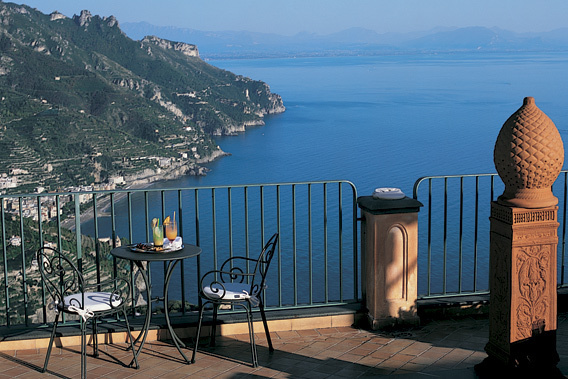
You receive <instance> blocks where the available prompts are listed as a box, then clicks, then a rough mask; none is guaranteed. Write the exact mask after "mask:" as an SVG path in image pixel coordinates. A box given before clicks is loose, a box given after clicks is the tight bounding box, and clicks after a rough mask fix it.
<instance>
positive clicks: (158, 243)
mask: <svg viewBox="0 0 568 379" xmlns="http://www.w3.org/2000/svg"><path fill="white" fill-rule="evenodd" d="M152 237H153V239H154V247H163V246H164V228H163V227H162V226H161V225H160V226H155V227H154V228H152Z"/></svg>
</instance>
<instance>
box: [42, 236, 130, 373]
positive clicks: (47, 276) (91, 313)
mask: <svg viewBox="0 0 568 379" xmlns="http://www.w3.org/2000/svg"><path fill="white" fill-rule="evenodd" d="M37 263H38V266H39V272H40V274H41V278H42V280H43V282H44V283H45V287H46V288H47V290H48V291H49V294H50V296H51V299H52V303H51V304H50V306H53V308H54V309H55V321H54V323H53V329H52V330H51V338H50V340H49V346H48V348H47V354H46V357H45V363H44V366H43V369H42V372H45V371H46V370H47V364H48V362H49V357H50V355H51V348H52V346H53V340H54V338H55V333H56V330H57V325H58V322H59V316H60V314H61V313H67V314H72V315H78V316H79V319H80V322H81V378H85V377H86V376H87V365H86V363H87V339H86V330H87V323H88V320H89V319H91V320H92V330H93V355H94V356H95V357H97V356H98V341H97V320H99V319H100V318H101V317H105V316H110V315H113V314H120V313H122V315H123V316H124V319H125V322H126V331H127V333H128V339H129V341H130V349H132V353H133V356H134V358H133V360H132V361H131V362H130V363H129V364H128V366H131V367H135V368H138V367H139V366H138V359H137V357H136V355H137V354H136V350H135V349H134V344H133V339H132V335H131V333H130V325H129V323H128V317H127V315H126V307H127V301H128V297H129V294H130V284H129V283H128V281H127V280H125V279H122V278H117V279H115V280H109V281H105V282H102V283H98V284H92V285H88V284H87V283H86V282H85V279H84V277H83V275H82V274H81V272H80V271H79V270H78V269H77V267H76V266H75V265H74V264H73V263H72V262H71V261H70V260H69V259H68V258H66V257H65V256H64V255H63V254H61V253H60V252H59V251H57V250H55V249H52V248H50V247H42V248H40V249H39V250H38V251H37ZM103 288H109V289H110V292H102V291H101V289H103ZM91 291H92V292H91Z"/></svg>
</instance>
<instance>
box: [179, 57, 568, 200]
mask: <svg viewBox="0 0 568 379" xmlns="http://www.w3.org/2000/svg"><path fill="white" fill-rule="evenodd" d="M210 63H212V64H213V65H216V66H218V67H221V68H224V69H227V70H230V71H232V72H234V73H237V74H241V75H245V76H249V77H251V78H254V79H259V80H263V81H265V82H267V83H268V84H269V85H270V87H271V89H272V91H273V92H276V93H278V94H280V95H281V96H282V98H283V100H284V103H285V105H286V107H287V111H286V112H285V113H283V114H281V115H277V116H273V117H268V118H267V120H266V122H267V125H266V126H265V127H261V128H255V129H251V130H249V132H247V133H246V134H244V135H241V136H238V137H224V138H218V139H217V142H218V143H219V145H220V146H221V147H222V148H223V150H225V151H227V152H230V153H232V154H233V156H231V157H228V158H223V159H221V160H219V161H218V162H215V163H213V164H211V165H210V167H211V169H212V170H213V171H212V172H211V173H210V174H209V175H208V176H207V177H205V178H199V179H195V178H189V179H187V180H184V181H183V182H184V183H187V182H190V183H199V184H203V185H213V184H227V183H257V182H278V181H301V180H319V179H347V180H350V181H352V182H353V183H355V185H356V186H357V188H358V191H359V194H360V195H362V194H370V193H371V192H372V190H373V189H374V188H375V187H377V186H396V187H400V188H402V189H403V191H405V192H407V193H411V191H412V186H413V184H414V181H415V180H416V179H417V178H418V177H420V176H425V175H441V174H444V175H447V174H463V173H485V172H495V169H494V165H493V146H494V143H495V139H496V138H497V134H498V133H499V130H500V128H501V126H502V125H503V123H504V122H505V121H506V120H507V118H508V117H509V116H510V115H511V114H512V113H513V112H515V111H516V110H517V109H518V108H519V107H520V106H521V105H522V101H523V98H524V97H525V96H533V97H534V98H535V100H536V103H537V105H538V106H539V107H540V108H541V109H542V110H543V111H544V112H545V113H547V114H548V116H549V117H550V118H551V119H552V120H553V121H555V123H556V125H557V127H558V128H559V129H561V133H562V135H563V136H565V135H566V133H568V74H567V72H568V71H567V69H568V54H512V55H502V54H499V55H497V54H445V55H441V54H439V55H402V56H395V57H392V56H387V57H337V58H302V59H264V60H233V61H225V60H224V61H213V62H210Z"/></svg>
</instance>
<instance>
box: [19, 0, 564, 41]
mask: <svg viewBox="0 0 568 379" xmlns="http://www.w3.org/2000/svg"><path fill="white" fill-rule="evenodd" d="M13 2H14V3H18V4H22V3H23V4H26V5H28V6H31V7H34V8H37V9H38V10H40V11H41V12H43V13H47V14H49V13H51V12H53V11H55V10H57V11H59V12H60V13H62V14H64V15H65V16H67V17H73V15H74V14H80V13H81V11H82V10H84V9H86V10H89V11H90V12H91V13H92V14H93V15H99V16H107V17H108V16H111V15H112V16H115V17H116V18H117V19H118V21H119V23H134V22H143V21H145V22H148V23H150V24H153V25H156V26H173V27H179V28H188V29H195V30H201V31H229V30H232V31H250V32H261V33H275V34H280V35H288V36H290V35H295V34H298V33H302V32H307V33H315V34H320V35H326V34H332V33H335V32H340V31H343V30H345V29H349V28H353V27H361V28H365V29H369V30H373V31H375V32H377V33H381V34H382V33H389V32H394V33H404V32H414V31H426V30H431V29H434V28H437V27H442V28H453V27H455V28H461V27H469V26H482V27H487V28H493V27H497V28H500V29H505V30H510V31H513V32H519V33H523V32H547V31H551V30H555V29H559V28H564V27H567V26H568V21H567V20H568V2H567V1H565V0H547V1H546V2H535V1H533V0H500V1H498V2H496V1H490V0H478V1H476V2H472V1H465V0H429V1H423V0H399V1H386V0H359V1H354V2H349V3H348V2H345V1H342V0H309V1H304V0H287V1H285V2H281V3H276V2H270V1H265V0H264V1H263V0H240V1H235V0H211V1H195V0H162V1H159V2H158V1H149V0H142V1H140V0H138V1H136V0H120V1H116V0H112V1H111V0H96V1H93V0H49V1H45V0H24V1H13Z"/></svg>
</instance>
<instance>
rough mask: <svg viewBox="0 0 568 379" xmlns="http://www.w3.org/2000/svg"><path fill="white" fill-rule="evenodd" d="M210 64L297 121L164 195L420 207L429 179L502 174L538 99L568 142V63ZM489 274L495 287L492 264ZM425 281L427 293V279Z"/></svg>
mask: <svg viewBox="0 0 568 379" xmlns="http://www.w3.org/2000/svg"><path fill="white" fill-rule="evenodd" d="M208 63H210V64H212V65H214V66H217V67H219V68H222V69H225V70H228V71H231V72H233V73H235V74H238V75H243V76H246V77H249V78H252V79H255V80H261V81H263V82H266V83H267V84H268V85H269V86H270V88H271V91H272V92H274V93H277V94H279V95H280V96H282V99H283V102H284V105H285V107H286V111H285V112H284V113H281V114H275V115H268V116H266V117H265V123H266V124H265V125H264V126H257V127H250V128H248V129H247V131H246V132H245V133H242V134H238V135H235V136H222V137H216V138H215V140H216V142H217V144H218V145H219V146H220V147H221V149H222V150H223V151H225V152H227V153H230V155H229V156H225V157H222V158H220V159H217V160H215V161H213V162H211V163H208V164H207V165H206V166H207V167H208V168H209V169H210V172H209V173H208V174H207V175H206V176H186V177H182V178H179V179H174V180H171V181H167V182H164V183H159V184H157V185H156V186H155V187H161V188H175V187H194V186H205V187H208V186H216V185H238V184H259V183H282V182H303V181H320V180H348V181H351V182H352V183H354V184H355V186H356V188H357V193H358V195H359V196H361V195H370V194H372V192H373V190H374V189H375V188H377V187H397V188H400V189H401V190H402V191H403V192H404V193H406V194H407V195H408V196H412V189H413V185H414V183H415V182H416V180H417V179H418V178H420V177H423V176H433V175H461V174H480V173H494V172H495V171H496V170H495V167H494V164H493V148H494V144H495V140H496V138H497V135H498V133H499V130H500V129H501V127H502V125H503V123H504V122H505V121H506V120H507V119H508V117H509V116H510V115H511V114H513V113H514V112H515V111H516V110H517V109H518V108H519V107H521V105H522V104H523V99H524V97H527V96H531V97H534V98H535V102H536V105H537V106H538V107H539V108H540V109H541V110H542V111H543V112H545V113H546V114H547V115H548V116H549V117H550V118H551V119H552V121H553V122H554V123H555V124H556V126H557V128H558V129H559V131H560V134H561V136H562V138H563V139H564V140H565V141H568V52H506V53H503V52H501V53H497V52H482V51H478V52H451V53H412V54H411V53H408V54H404V53H400V54H397V55H378V56H336V57H297V58H278V59H232V60H210V61H208ZM135 208H136V207H135ZM141 217H143V216H141ZM107 220H108V219H107ZM104 222H105V221H104V220H103V221H102V223H103V224H104ZM107 223H108V221H107ZM119 228H120V225H119ZM84 230H89V225H85V228H84ZM101 230H103V231H104V230H105V227H104V225H102V226H101ZM121 232H122V235H125V233H126V231H120V230H119V233H121ZM485 259H487V256H486V257H485ZM420 264H421V265H422V266H423V260H421V263H420ZM479 267H480V270H485V275H481V277H482V278H484V279H483V280H485V282H486V279H487V273H486V270H487V268H488V262H486V261H485V262H480V264H479ZM419 275H421V280H420V283H421V284H420V287H421V288H419V291H421V293H423V292H424V290H425V288H424V283H425V281H424V275H425V269H424V267H419ZM174 291H175V289H174Z"/></svg>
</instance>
